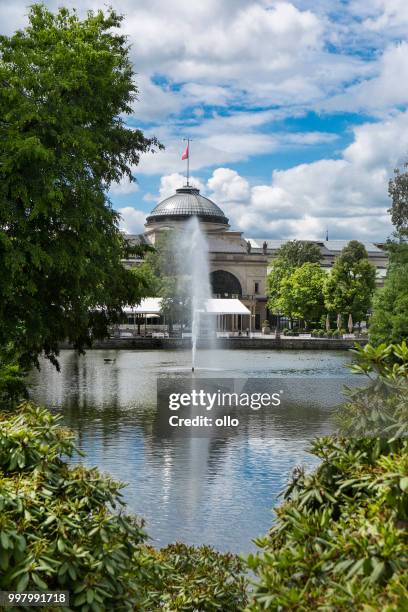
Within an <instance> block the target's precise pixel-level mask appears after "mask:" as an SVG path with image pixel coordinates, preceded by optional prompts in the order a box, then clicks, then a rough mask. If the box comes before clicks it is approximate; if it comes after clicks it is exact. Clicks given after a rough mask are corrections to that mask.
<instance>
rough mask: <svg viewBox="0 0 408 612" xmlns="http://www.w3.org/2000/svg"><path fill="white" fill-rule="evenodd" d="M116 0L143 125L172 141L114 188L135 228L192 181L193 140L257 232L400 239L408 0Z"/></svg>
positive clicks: (8, 18)
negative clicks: (392, 197)
mask: <svg viewBox="0 0 408 612" xmlns="http://www.w3.org/2000/svg"><path fill="white" fill-rule="evenodd" d="M27 4H28V3H27V2H21V1H20V0H13V1H12V2H10V0H7V1H6V0H0V24H1V30H2V33H5V34H10V33H12V32H13V31H14V30H15V29H17V28H19V27H22V26H24V24H25V23H26V14H27V8H26V6H27ZM45 4H46V5H48V6H49V7H51V8H56V7H57V6H59V5H61V2H56V1H54V0H46V1H45ZM63 4H64V5H65V6H69V7H73V6H77V7H81V11H82V10H83V9H86V8H91V9H95V8H100V7H102V8H103V7H104V6H105V4H106V3H105V2H103V0H77V1H76V2H74V1H72V0H65V2H63ZM108 4H111V5H112V6H113V7H114V8H115V9H117V10H118V11H119V12H121V13H123V14H124V15H125V16H126V19H125V21H124V23H123V30H124V31H125V32H126V34H127V35H128V36H129V40H130V42H131V44H132V49H131V55H132V60H133V62H134V66H135V71H136V72H137V82H138V86H139V90H140V94H139V101H138V102H137V103H136V104H135V107H134V114H133V116H132V117H130V118H129V120H128V121H129V125H132V126H138V127H142V128H143V129H144V130H145V132H146V133H147V134H154V135H156V136H157V137H158V138H159V139H160V140H161V141H162V142H163V144H164V145H165V146H166V150H165V151H164V152H163V153H160V154H158V155H149V156H145V157H144V158H143V159H142V161H141V163H140V165H139V166H138V167H137V168H135V171H134V174H135V177H136V178H137V181H138V182H137V184H135V183H131V184H129V183H128V182H124V183H123V184H120V185H117V186H115V187H114V188H113V189H112V191H111V199H112V202H113V204H114V206H115V208H117V209H118V210H120V211H121V214H122V217H123V221H122V223H123V227H124V228H125V229H126V230H127V231H130V232H136V231H141V229H142V227H143V223H144V219H145V216H146V213H147V212H149V210H151V208H152V207H153V206H154V204H155V203H156V202H157V201H158V199H160V198H163V197H165V196H167V195H170V194H171V193H173V191H174V189H175V188H177V187H179V186H181V185H182V183H183V182H184V178H183V172H185V162H182V161H181V154H182V152H183V147H184V144H183V138H184V137H187V136H189V137H191V138H192V139H193V143H192V146H191V169H192V174H193V180H194V182H195V184H196V185H197V186H199V187H200V189H201V190H202V191H203V192H204V193H205V194H206V195H207V196H209V197H210V198H212V199H214V200H215V201H216V202H217V203H218V204H219V205H220V206H221V207H222V208H223V210H224V211H225V213H226V214H227V215H228V216H229V218H230V222H231V225H232V226H233V227H234V228H236V229H241V230H242V231H244V232H245V235H246V236H248V237H262V238H263V237H270V238H292V237H297V238H320V239H321V238H323V237H324V235H325V232H326V228H328V229H329V235H330V237H331V238H345V239H346V238H360V239H362V240H384V239H385V238H386V237H387V236H388V235H389V233H390V231H391V226H390V223H389V218H388V215H387V208H388V207H389V201H388V197H387V183H388V179H389V177H390V176H391V175H392V171H393V168H394V167H395V166H396V165H400V164H401V163H402V162H403V161H404V160H406V159H408V2H407V1H406V0H349V1H348V0H291V1H280V0H277V1H275V0H201V1H199V0H196V1H194V0H149V2H146V1H144V0H120V2H119V1H118V0H110V2H109V3H108Z"/></svg>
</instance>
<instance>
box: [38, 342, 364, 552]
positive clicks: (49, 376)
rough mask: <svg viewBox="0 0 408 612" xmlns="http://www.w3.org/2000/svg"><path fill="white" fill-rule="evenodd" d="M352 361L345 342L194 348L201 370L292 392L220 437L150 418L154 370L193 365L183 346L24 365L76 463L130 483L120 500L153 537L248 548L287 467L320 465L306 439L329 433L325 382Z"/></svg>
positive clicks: (266, 520)
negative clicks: (73, 436) (31, 367)
mask: <svg viewBox="0 0 408 612" xmlns="http://www.w3.org/2000/svg"><path fill="white" fill-rule="evenodd" d="M108 360H109V361H108ZM349 360H350V357H349V355H348V354H347V353H345V352H342V351H324V352H317V351H310V350H308V351H263V350H254V351H243V350H217V351H215V350H213V351H211V350H207V351H205V350H203V351H200V355H199V365H200V369H199V375H200V376H203V377H213V376H217V377H219V378H237V379H247V378H250V379H258V378H259V379H269V378H275V377H277V378H279V379H285V381H286V382H287V381H288V380H289V382H290V383H293V388H294V389H297V391H298V394H297V396H296V393H295V396H296V397H297V399H295V400H293V401H292V403H291V406H290V410H289V409H288V411H287V412H285V411H284V410H283V411H281V412H280V413H279V415H278V416H276V414H275V416H274V418H273V421H271V420H268V419H255V418H251V417H252V416H253V415H248V412H244V413H242V415H241V416H240V420H241V421H242V420H243V421H244V423H243V425H244V427H240V429H239V431H238V432H237V433H236V435H231V436H228V437H226V438H222V439H218V438H217V437H216V436H213V437H205V438H197V437H192V436H184V437H182V438H172V437H167V438H166V437H163V436H161V435H160V432H159V431H158V429H157V427H156V426H155V423H156V421H157V416H158V415H157V411H158V408H157V403H156V388H157V379H158V378H163V377H164V378H169V379H171V378H173V377H174V378H177V377H178V376H186V375H190V374H189V363H190V353H189V352H188V351H170V350H169V351H166V350H152V351H148V350H146V351H137V350H133V351H132V350H121V351H104V350H93V351H92V350H91V351H88V352H87V353H86V355H84V356H78V355H77V354H76V353H75V352H74V351H62V352H61V356H60V365H61V372H60V373H58V372H57V371H56V370H55V369H54V367H53V366H52V365H51V364H50V363H49V362H47V361H43V362H42V363H41V370H40V371H35V372H33V373H32V375H31V396H32V398H33V399H34V400H36V401H37V402H39V403H41V404H44V405H46V406H48V407H50V408H52V409H53V410H55V411H57V412H59V413H61V414H62V415H63V422H64V424H65V425H67V426H69V427H70V428H72V429H73V430H75V432H77V435H78V447H79V448H80V449H81V450H83V451H85V452H86V457H85V458H82V459H78V461H83V462H84V463H86V464H87V465H89V466H97V467H98V468H99V469H100V470H101V471H103V472H108V473H109V474H111V475H112V476H113V477H114V478H116V479H118V480H121V481H125V482H126V483H128V486H127V487H126V489H125V490H124V498H125V501H126V502H127V504H128V507H129V510H130V511H132V512H134V513H137V514H139V515H141V516H143V517H144V518H145V520H146V527H147V530H148V533H149V535H150V536H151V538H152V543H153V544H154V545H155V546H163V545H165V544H167V543H169V542H175V541H183V542H186V543H188V544H203V543H206V544H210V545H213V546H215V547H216V548H218V549H220V550H231V551H235V552H241V553H247V552H249V551H251V550H254V548H255V546H254V544H253V539H254V538H256V537H257V536H259V535H262V534H265V533H266V532H267V530H268V529H269V527H270V526H271V523H272V520H273V512H272V509H273V507H274V506H275V505H276V504H277V503H279V493H280V492H281V491H282V489H283V488H284V487H285V484H286V483H287V481H288V479H289V477H290V474H291V472H292V470H293V468H294V467H296V466H298V465H303V466H305V468H306V469H312V468H313V466H315V465H316V459H315V458H314V457H313V456H311V455H310V454H309V453H308V452H307V447H308V445H309V442H310V441H311V440H312V439H313V437H315V436H318V435H324V434H326V433H329V432H330V431H332V428H333V422H332V414H333V410H334V406H335V405H336V404H338V403H339V401H340V400H339V397H340V394H339V393H337V397H336V398H335V397H334V395H335V394H334V395H333V394H332V391H331V387H330V384H329V381H333V380H334V381H335V382H336V384H337V386H338V388H339V389H341V386H342V384H343V382H344V380H349V379H351V378H352V377H351V376H350V375H349V374H348V373H347V370H346V369H345V367H344V364H345V363H346V362H347V361H349ZM353 378H355V377H353ZM295 383H296V384H295ZM322 390H323V392H322Z"/></svg>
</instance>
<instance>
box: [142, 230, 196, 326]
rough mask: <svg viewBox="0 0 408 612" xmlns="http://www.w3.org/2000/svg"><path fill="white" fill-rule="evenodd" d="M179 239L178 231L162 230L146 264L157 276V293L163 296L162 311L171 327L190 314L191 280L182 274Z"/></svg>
mask: <svg viewBox="0 0 408 612" xmlns="http://www.w3.org/2000/svg"><path fill="white" fill-rule="evenodd" d="M178 241H179V236H178V233H177V232H175V231H173V230H167V231H165V232H161V233H160V235H159V236H158V238H157V240H156V244H155V250H154V252H153V253H149V254H148V255H147V256H146V265H148V266H149V267H150V269H151V271H152V273H153V274H154V276H155V278H156V287H157V295H158V296H160V297H161V298H163V299H162V307H161V311H162V313H163V314H164V315H165V317H166V319H167V321H168V322H169V324H170V328H171V327H172V324H173V322H176V321H183V322H184V321H185V320H186V319H187V318H188V314H189V308H188V306H189V300H190V288H189V283H190V280H189V279H188V278H184V277H183V275H181V274H180V265H179V263H180V262H179V261H178V259H177V255H176V253H177V244H178Z"/></svg>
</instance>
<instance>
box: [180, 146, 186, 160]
mask: <svg viewBox="0 0 408 612" xmlns="http://www.w3.org/2000/svg"><path fill="white" fill-rule="evenodd" d="M181 159H188V145H187V146H186V150H185V151H184V153H183V155H182V156H181Z"/></svg>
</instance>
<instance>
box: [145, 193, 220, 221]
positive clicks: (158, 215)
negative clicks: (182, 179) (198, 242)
mask: <svg viewBox="0 0 408 612" xmlns="http://www.w3.org/2000/svg"><path fill="white" fill-rule="evenodd" d="M191 216H196V217H199V218H200V219H202V220H203V221H210V222H214V223H223V224H224V225H228V219H227V217H226V216H225V215H224V213H223V211H222V210H221V208H220V207H219V206H217V204H215V202H213V201H212V200H210V199H209V198H206V197H205V196H203V195H201V194H200V190H199V189H196V188H195V187H190V186H189V185H186V186H184V187H181V188H180V189H176V193H175V194H174V195H172V196H170V197H169V198H166V199H165V200H163V201H162V202H159V204H157V206H156V207H155V208H153V210H152V212H151V213H150V215H149V216H148V217H147V219H146V222H147V223H148V224H149V223H152V222H154V221H159V220H161V219H166V218H169V217H170V218H185V217H191Z"/></svg>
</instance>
